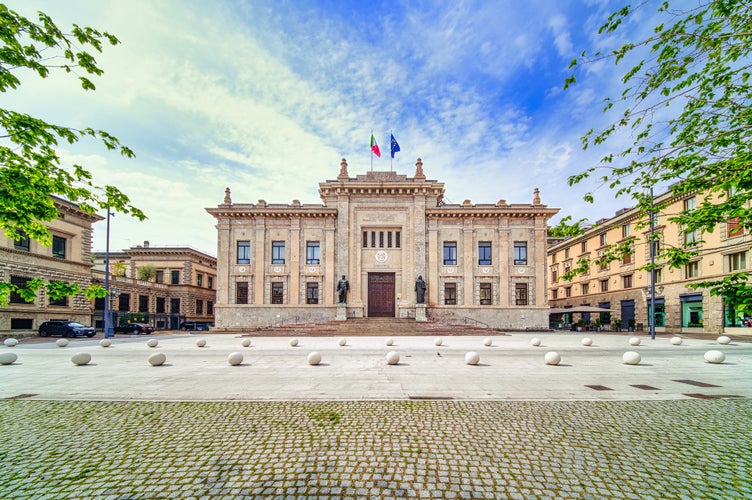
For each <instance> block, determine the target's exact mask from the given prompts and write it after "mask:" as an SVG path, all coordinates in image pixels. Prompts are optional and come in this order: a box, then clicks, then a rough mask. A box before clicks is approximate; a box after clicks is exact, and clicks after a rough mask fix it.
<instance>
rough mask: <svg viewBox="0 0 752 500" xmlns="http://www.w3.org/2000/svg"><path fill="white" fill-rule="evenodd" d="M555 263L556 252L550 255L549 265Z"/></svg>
mask: <svg viewBox="0 0 752 500" xmlns="http://www.w3.org/2000/svg"><path fill="white" fill-rule="evenodd" d="M555 263H556V252H554V253H552V254H551V264H555Z"/></svg>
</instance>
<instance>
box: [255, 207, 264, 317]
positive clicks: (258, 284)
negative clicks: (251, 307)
mask: <svg viewBox="0 0 752 500" xmlns="http://www.w3.org/2000/svg"><path fill="white" fill-rule="evenodd" d="M253 249H254V251H255V252H254V257H253V262H254V269H253V303H254V304H256V305H262V304H263V303H264V295H265V294H264V278H265V276H266V259H265V254H266V252H265V249H266V231H265V229H264V219H256V229H255V230H254V236H253Z"/></svg>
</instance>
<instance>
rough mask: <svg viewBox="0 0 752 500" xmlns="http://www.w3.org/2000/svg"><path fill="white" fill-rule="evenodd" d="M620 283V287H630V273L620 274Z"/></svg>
mask: <svg viewBox="0 0 752 500" xmlns="http://www.w3.org/2000/svg"><path fill="white" fill-rule="evenodd" d="M621 284H622V288H632V275H631V274H628V275H627V276H622V277H621Z"/></svg>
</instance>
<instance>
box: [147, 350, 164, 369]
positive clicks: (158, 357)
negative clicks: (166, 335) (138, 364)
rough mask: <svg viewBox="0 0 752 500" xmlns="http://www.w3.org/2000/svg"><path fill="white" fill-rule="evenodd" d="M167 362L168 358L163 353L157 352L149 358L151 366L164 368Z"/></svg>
mask: <svg viewBox="0 0 752 500" xmlns="http://www.w3.org/2000/svg"><path fill="white" fill-rule="evenodd" d="M165 361H167V356H165V355H164V354H163V353H161V352H155V353H154V354H152V355H151V356H149V364H150V365H151V366H162V365H163V364H164V362H165Z"/></svg>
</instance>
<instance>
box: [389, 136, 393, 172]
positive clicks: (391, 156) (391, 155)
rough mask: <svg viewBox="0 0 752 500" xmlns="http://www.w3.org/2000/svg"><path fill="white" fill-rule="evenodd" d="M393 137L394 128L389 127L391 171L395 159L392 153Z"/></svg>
mask: <svg viewBox="0 0 752 500" xmlns="http://www.w3.org/2000/svg"><path fill="white" fill-rule="evenodd" d="M392 137H394V132H393V131H392V129H389V171H390V172H391V171H392V170H393V169H392V162H393V161H394V154H392Z"/></svg>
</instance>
